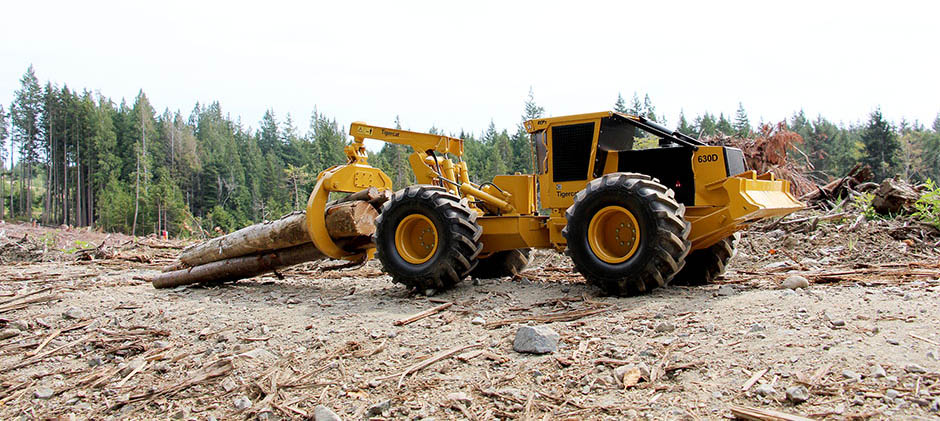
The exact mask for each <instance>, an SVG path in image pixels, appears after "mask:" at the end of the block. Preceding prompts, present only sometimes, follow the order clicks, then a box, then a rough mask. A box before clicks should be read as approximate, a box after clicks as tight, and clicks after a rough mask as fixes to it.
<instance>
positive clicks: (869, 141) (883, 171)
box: [861, 108, 900, 180]
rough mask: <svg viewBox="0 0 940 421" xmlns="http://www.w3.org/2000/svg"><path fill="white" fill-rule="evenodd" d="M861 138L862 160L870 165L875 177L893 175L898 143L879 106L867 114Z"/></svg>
mask: <svg viewBox="0 0 940 421" xmlns="http://www.w3.org/2000/svg"><path fill="white" fill-rule="evenodd" d="M861 140H862V143H863V144H864V145H865V156H864V157H863V162H865V163H866V164H868V165H870V166H871V168H872V171H874V173H875V178H876V179H877V180H882V179H884V178H887V177H891V176H892V175H894V174H893V171H894V169H895V168H896V166H897V153H898V150H899V149H900V143H899V142H898V137H897V134H895V133H894V130H893V129H892V127H891V123H889V122H888V121H887V120H885V119H884V116H882V114H881V108H876V109H875V111H873V112H872V113H871V115H870V116H869V119H868V124H867V125H866V126H865V128H864V129H863V130H862V133H861Z"/></svg>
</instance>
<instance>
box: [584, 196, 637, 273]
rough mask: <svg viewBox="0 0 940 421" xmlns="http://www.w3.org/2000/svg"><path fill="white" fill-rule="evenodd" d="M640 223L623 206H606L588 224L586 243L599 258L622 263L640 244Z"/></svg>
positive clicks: (608, 261)
mask: <svg viewBox="0 0 940 421" xmlns="http://www.w3.org/2000/svg"><path fill="white" fill-rule="evenodd" d="M639 238H640V224H638V223H637V221H636V217H634V216H633V213H631V212H630V211H628V210H627V209H626V208H624V207H623V206H607V207H605V208H603V209H601V210H600V211H598V212H597V213H596V214H594V217H593V218H591V223H590V224H588V244H590V246H591V251H593V252H594V255H595V256H597V257H598V258H599V259H601V260H603V261H604V262H607V263H622V262H624V261H626V260H627V259H629V258H630V257H632V256H633V255H634V254H635V253H636V250H637V248H638V246H639V245H640V241H639Z"/></svg>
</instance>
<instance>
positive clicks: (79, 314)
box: [62, 307, 85, 320]
mask: <svg viewBox="0 0 940 421" xmlns="http://www.w3.org/2000/svg"><path fill="white" fill-rule="evenodd" d="M62 317H65V318H66V319H72V320H83V319H85V312H84V311H83V310H82V309H80V308H78V307H69V309H68V310H65V313H62Z"/></svg>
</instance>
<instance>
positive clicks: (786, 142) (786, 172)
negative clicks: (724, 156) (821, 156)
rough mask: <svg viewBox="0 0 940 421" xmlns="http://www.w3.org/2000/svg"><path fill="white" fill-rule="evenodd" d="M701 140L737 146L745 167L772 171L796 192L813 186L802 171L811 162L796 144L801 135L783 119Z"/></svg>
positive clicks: (763, 171)
mask: <svg viewBox="0 0 940 421" xmlns="http://www.w3.org/2000/svg"><path fill="white" fill-rule="evenodd" d="M702 140H703V141H705V142H706V143H708V144H712V145H721V146H731V147H735V148H738V149H740V150H741V151H742V152H744V160H745V162H746V163H747V166H748V168H750V169H752V170H754V171H757V173H758V174H764V173H766V172H772V173H773V174H774V175H775V176H776V177H777V178H779V179H783V180H788V181H790V192H791V193H793V194H794V195H796V196H801V195H803V194H806V193H808V192H810V191H812V190H813V189H815V183H813V181H812V180H810V179H809V178H808V177H807V176H806V175H805V173H806V172H807V171H809V170H812V169H813V164H812V163H811V162H810V161H809V158H808V157H806V154H804V153H803V152H802V151H801V150H800V149H799V147H798V145H799V144H801V143H803V137H802V136H800V135H799V134H797V133H796V132H793V131H790V130H788V129H787V126H786V123H784V122H780V123H777V124H776V125H771V124H764V125H762V126H761V127H760V130H759V131H758V132H757V133H756V134H755V135H753V136H749V137H739V136H727V135H724V134H719V135H716V136H710V137H706V138H703V139H702ZM791 152H793V153H798V154H800V155H802V156H803V158H804V160H803V161H804V162H805V163H804V162H800V161H797V160H793V159H791V158H790V157H789V156H788V154H789V153H791Z"/></svg>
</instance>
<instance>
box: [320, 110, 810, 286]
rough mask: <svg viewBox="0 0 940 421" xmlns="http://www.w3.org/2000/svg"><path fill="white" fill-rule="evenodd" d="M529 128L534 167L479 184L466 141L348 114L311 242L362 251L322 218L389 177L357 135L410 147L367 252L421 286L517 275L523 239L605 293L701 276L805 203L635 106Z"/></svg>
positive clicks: (739, 157) (737, 154)
mask: <svg viewBox="0 0 940 421" xmlns="http://www.w3.org/2000/svg"><path fill="white" fill-rule="evenodd" d="M525 128H526V130H527V131H528V132H529V133H530V135H531V138H532V144H533V147H534V151H533V157H534V159H535V161H536V162H535V164H536V165H535V168H536V170H535V174H516V175H498V176H496V177H494V178H493V180H492V181H491V182H486V183H481V184H475V183H473V182H471V181H470V177H469V172H468V169H467V164H466V162H464V161H463V160H462V156H463V152H464V151H463V140H461V139H455V138H451V137H447V136H439V135H431V134H424V133H415V132H409V131H405V130H396V129H388V128H383V127H377V126H369V125H366V124H363V123H353V124H352V125H351V126H350V134H351V135H352V136H353V138H354V141H353V142H352V143H351V144H350V145H349V146H347V147H346V155H347V157H348V159H349V161H348V162H347V163H346V164H345V165H339V166H335V167H332V168H329V169H327V170H325V171H323V172H322V173H321V174H320V175H319V176H318V182H317V185H316V187H315V188H314V191H313V192H312V193H311V196H310V201H309V202H308V208H307V217H308V229H309V232H310V235H311V237H312V238H313V240H314V243H315V244H316V246H317V247H318V248H319V249H320V250H324V251H325V252H327V254H328V255H330V256H331V257H334V258H350V259H361V258H365V257H369V254H371V253H366V255H358V256H351V254H352V253H349V252H346V251H345V250H343V249H342V248H340V247H338V246H336V245H335V244H333V243H332V240H330V238H329V236H328V235H326V233H325V227H324V225H323V221H322V215H323V210H324V206H325V204H326V198H327V197H328V195H329V192H334V191H340V192H349V193H352V192H355V191H358V190H361V189H363V188H365V187H370V186H374V187H378V188H382V189H390V188H391V181H390V179H389V178H388V176H387V175H385V174H384V173H382V172H381V171H380V170H378V169H376V168H373V167H371V166H369V165H368V163H367V157H366V153H365V148H364V146H363V143H362V142H363V140H364V139H366V138H370V139H378V140H382V141H385V142H390V143H397V144H402V145H407V146H410V147H411V149H412V151H413V152H412V154H411V155H410V156H409V159H408V161H409V163H410V164H411V167H412V170H413V171H414V174H415V178H416V180H417V184H416V185H414V186H409V187H406V188H404V189H402V190H399V191H397V192H395V193H394V194H393V195H392V198H391V200H389V201H388V202H387V203H386V204H385V205H384V206H383V208H382V212H381V214H380V215H379V218H378V219H377V220H376V234H375V251H376V254H377V257H378V258H379V260H380V261H381V262H382V264H383V266H384V268H385V270H386V271H387V272H388V273H389V274H390V275H392V277H393V279H394V280H395V281H396V282H400V283H402V284H405V285H407V286H409V287H413V288H416V289H418V290H419V291H424V290H427V289H434V290H440V289H445V288H448V287H450V286H452V285H454V284H456V283H457V282H459V281H461V280H462V279H464V278H466V277H468V276H471V277H479V278H489V277H500V276H511V275H514V274H516V273H518V272H519V271H521V270H522V269H523V268H524V267H525V265H526V264H527V263H528V256H529V250H530V249H532V248H554V249H556V250H559V251H563V250H567V252H568V254H569V255H570V256H571V258H572V261H573V262H574V265H575V267H576V268H577V270H578V271H579V272H580V273H581V274H582V275H583V276H584V277H585V279H586V280H587V281H588V282H590V283H592V284H594V285H597V286H599V287H601V288H602V289H604V290H605V291H606V292H607V293H610V294H615V295H628V294H636V293H642V292H646V291H649V290H651V289H653V288H656V287H658V286H663V285H666V284H667V283H668V282H670V281H673V282H683V283H687V284H692V283H705V282H710V281H712V280H713V279H715V278H716V277H717V276H718V275H720V274H721V273H722V272H723V271H724V268H725V265H726V264H727V262H728V260H729V259H730V257H731V254H732V251H733V237H732V234H733V233H734V232H735V231H738V230H740V229H743V228H744V227H745V226H746V225H747V224H748V223H750V222H753V221H756V220H759V219H763V218H769V217H775V216H782V215H786V214H788V213H791V212H794V211H796V210H798V209H801V208H802V204H800V203H799V202H798V201H797V200H796V199H795V198H794V197H793V196H791V195H790V193H789V183H788V182H787V181H785V180H776V179H775V178H774V176H773V174H770V173H767V174H760V175H758V174H757V173H755V172H754V171H748V170H747V169H746V166H745V162H744V155H743V153H742V152H741V151H740V150H738V149H735V148H729V147H721V146H708V145H705V144H703V143H701V142H699V141H698V140H696V139H693V138H691V137H689V136H686V135H684V134H681V133H679V132H677V131H671V130H669V129H667V128H665V127H663V126H660V125H658V124H656V123H655V122H652V121H648V120H646V119H644V118H642V117H636V116H630V115H625V114H620V113H615V112H600V113H591V114H579V115H572V116H564V117H553V118H544V119H536V120H530V121H527V122H525ZM539 209H544V210H545V212H539ZM546 213H547V214H546Z"/></svg>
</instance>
